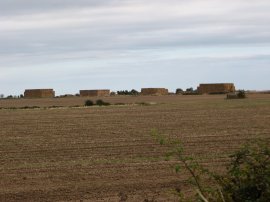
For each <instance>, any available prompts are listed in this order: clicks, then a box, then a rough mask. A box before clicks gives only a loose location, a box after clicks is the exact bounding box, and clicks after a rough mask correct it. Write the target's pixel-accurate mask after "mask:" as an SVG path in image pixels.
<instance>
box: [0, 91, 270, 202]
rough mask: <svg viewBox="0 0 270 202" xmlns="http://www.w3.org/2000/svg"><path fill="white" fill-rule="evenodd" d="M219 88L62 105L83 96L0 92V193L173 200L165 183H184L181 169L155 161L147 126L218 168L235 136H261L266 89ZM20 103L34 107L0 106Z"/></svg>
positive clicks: (268, 120)
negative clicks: (3, 95)
mask: <svg viewBox="0 0 270 202" xmlns="http://www.w3.org/2000/svg"><path fill="white" fill-rule="evenodd" d="M224 97H225V96H224V95H212V96H207V95H203V96H141V97H132V96H126V97H125V96H123V97H107V98H102V99H103V100H105V101H107V102H110V103H126V104H128V105H123V106H117V105H112V106H106V107H96V106H95V107H88V108H85V107H81V108H72V107H70V106H75V105H80V106H81V105H83V104H84V101H85V100H86V99H87V98H78V97H74V98H54V99H14V100H0V108H2V109H1V110H0V201H144V200H145V199H148V200H149V201H150V200H152V199H154V200H155V201H176V198H175V197H174V196H173V195H172V194H171V193H170V192H171V190H172V189H174V188H178V187H180V188H181V189H184V190H187V192H189V191H190V190H191V189H190V187H189V186H188V185H187V182H186V181H187V177H188V176H187V174H186V173H180V174H175V173H174V171H173V170H172V168H171V165H172V162H168V161H164V158H163V154H164V148H163V147H160V146H159V145H158V144H156V143H155V142H154V140H153V139H152V137H151V136H150V131H151V129H154V128H155V129H158V130H159V131H161V132H163V133H165V134H168V135H171V136H174V137H177V138H179V139H180V140H182V142H183V143H184V146H185V149H186V152H187V154H189V155H194V156H196V158H198V160H199V161H200V162H201V163H203V164H204V165H205V166H207V167H209V168H210V169H213V170H221V171H222V170H224V166H225V165H226V163H227V162H228V155H229V154H232V153H233V152H234V151H235V150H236V149H238V148H239V147H240V146H241V145H242V144H243V143H245V142H247V141H253V140H254V139H257V138H260V139H264V140H265V141H270V95H267V94H266V95H256V94H255V95H250V96H249V98H248V99H244V100H225V99H224ZM89 99H93V98H89ZM95 99H97V98H94V99H93V100H95ZM141 102H145V103H152V104H151V105H134V103H141ZM24 106H40V107H42V108H40V109H3V108H11V107H17V108H19V107H24ZM48 106H63V107H62V108H51V109H46V108H43V107H48Z"/></svg>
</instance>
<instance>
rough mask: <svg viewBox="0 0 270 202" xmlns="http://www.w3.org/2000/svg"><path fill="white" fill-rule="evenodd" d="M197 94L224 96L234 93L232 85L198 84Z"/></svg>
mask: <svg viewBox="0 0 270 202" xmlns="http://www.w3.org/2000/svg"><path fill="white" fill-rule="evenodd" d="M197 91H198V93H199V94H225V93H231V92H235V86H234V84H233V83H212V84H200V86H199V87H198V88H197Z"/></svg>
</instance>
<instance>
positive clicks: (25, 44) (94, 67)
mask: <svg viewBox="0 0 270 202" xmlns="http://www.w3.org/2000/svg"><path fill="white" fill-rule="evenodd" d="M269 22H270V1H269V0H259V1H254V0H227V1H225V0H203V1H202V0H76V1H74V0H39V1H37V0H8V1H5V0H0V94H5V95H10V94H12V95H18V94H22V93H23V91H24V89H33V88H54V90H55V91H56V94H57V95H60V94H71V93H72V94H75V93H78V92H79V90H82V89H104V88H105V89H111V90H113V91H116V90H126V89H128V90H130V89H137V90H140V88H142V87H164V88H168V89H169V90H170V91H175V89H176V88H182V89H186V88H189V87H193V88H196V87H197V86H198V85H199V84H200V83H223V82H226V83H229V82H232V83H234V84H235V85H236V88H237V89H247V90H269V89H270V79H269V78H270V25H269Z"/></svg>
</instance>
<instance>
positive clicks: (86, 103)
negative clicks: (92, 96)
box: [84, 100, 94, 106]
mask: <svg viewBox="0 0 270 202" xmlns="http://www.w3.org/2000/svg"><path fill="white" fill-rule="evenodd" d="M93 105H94V102H93V101H92V100H86V101H85V103H84V106H93Z"/></svg>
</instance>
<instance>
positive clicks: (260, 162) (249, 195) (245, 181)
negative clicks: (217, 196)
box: [219, 142, 270, 202]
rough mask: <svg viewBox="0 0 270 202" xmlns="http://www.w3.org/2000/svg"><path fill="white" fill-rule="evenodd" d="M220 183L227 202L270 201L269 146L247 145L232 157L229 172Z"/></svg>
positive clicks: (261, 144)
mask: <svg viewBox="0 0 270 202" xmlns="http://www.w3.org/2000/svg"><path fill="white" fill-rule="evenodd" d="M219 182H220V183H219V184H220V185H221V187H222V191H223V193H224V196H225V199H226V201H257V202H267V201H270V149H269V145H267V144H265V143H262V142H257V143H256V144H250V145H245V146H244V147H243V148H242V149H240V150H239V151H237V152H236V153H235V154H234V155H232V156H231V163H230V165H229V167H228V172H227V174H226V175H225V176H222V177H220V178H219Z"/></svg>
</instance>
